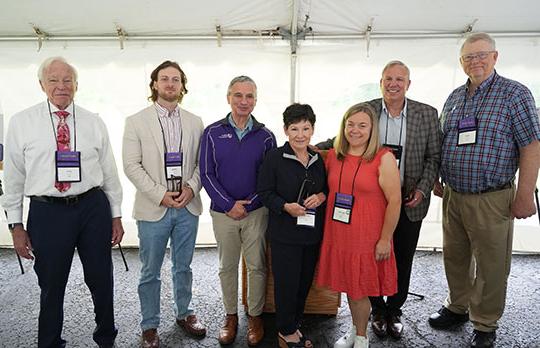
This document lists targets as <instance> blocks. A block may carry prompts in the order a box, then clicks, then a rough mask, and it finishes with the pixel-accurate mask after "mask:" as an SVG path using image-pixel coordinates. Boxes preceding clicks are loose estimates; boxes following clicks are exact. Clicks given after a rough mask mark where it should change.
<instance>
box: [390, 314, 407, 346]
mask: <svg viewBox="0 0 540 348" xmlns="http://www.w3.org/2000/svg"><path fill="white" fill-rule="evenodd" d="M386 325H387V326H388V327H387V331H388V334H389V335H390V336H392V337H393V338H395V339H397V340H398V339H400V338H401V334H402V333H403V324H402V323H401V316H399V315H395V314H390V315H389V316H388V318H387V320H386Z"/></svg>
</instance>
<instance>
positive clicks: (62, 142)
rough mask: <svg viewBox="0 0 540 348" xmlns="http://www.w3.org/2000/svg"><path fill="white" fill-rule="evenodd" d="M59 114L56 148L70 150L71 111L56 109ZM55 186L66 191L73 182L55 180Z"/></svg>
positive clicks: (60, 150)
mask: <svg viewBox="0 0 540 348" xmlns="http://www.w3.org/2000/svg"><path fill="white" fill-rule="evenodd" d="M55 114H56V115H57V116H58V126H57V127H56V149H57V150H58V151H59V152H63V151H69V150H70V148H69V127H68V125H67V123H66V117H68V116H69V112H67V111H64V110H59V111H56V112H55ZM54 187H56V189H57V190H58V191H60V192H66V191H67V190H68V189H69V188H70V187H71V184H70V183H69V182H55V183H54Z"/></svg>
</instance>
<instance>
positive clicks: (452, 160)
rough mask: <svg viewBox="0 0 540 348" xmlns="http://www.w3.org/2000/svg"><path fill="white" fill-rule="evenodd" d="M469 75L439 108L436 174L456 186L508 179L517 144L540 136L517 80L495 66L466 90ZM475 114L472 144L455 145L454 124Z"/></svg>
mask: <svg viewBox="0 0 540 348" xmlns="http://www.w3.org/2000/svg"><path fill="white" fill-rule="evenodd" d="M468 87H469V81H468V82H467V83H466V84H465V85H463V86H460V87H458V88H457V89H455V90H454V91H453V92H452V94H450V96H449V97H448V99H447V101H446V103H445V104H444V107H443V111H442V113H441V118H440V121H441V129H442V132H443V145H442V158H441V176H442V178H443V180H444V181H445V182H446V183H447V184H448V185H450V187H452V188H453V189H454V190H456V191H459V192H481V191H484V190H486V189H489V188H496V187H500V186H503V185H504V184H506V183H508V182H509V181H510V180H512V179H513V178H514V176H515V174H516V171H517V168H518V164H519V148H520V147H524V146H526V145H529V144H530V143H531V142H532V141H534V140H536V139H540V123H539V118H538V114H537V112H536V109H535V102H534V98H533V96H532V94H531V92H530V91H529V89H528V88H527V87H525V86H524V85H522V84H520V83H519V82H516V81H513V80H510V79H507V78H504V77H502V76H499V75H497V73H496V72H493V74H492V75H491V76H490V77H488V78H487V79H486V80H485V81H484V82H482V83H481V84H480V86H478V88H477V89H476V91H475V92H474V94H473V95H472V96H468ZM466 117H475V118H476V120H477V132H476V144H471V145H462V146H458V124H459V121H460V120H462V119H464V118H466Z"/></svg>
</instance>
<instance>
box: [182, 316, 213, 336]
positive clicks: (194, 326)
mask: <svg viewBox="0 0 540 348" xmlns="http://www.w3.org/2000/svg"><path fill="white" fill-rule="evenodd" d="M176 323H177V324H178V326H180V327H181V328H182V329H184V331H185V332H186V333H187V334H189V335H191V336H194V337H197V338H202V337H204V336H206V328H205V327H204V325H203V324H202V323H201V322H200V321H199V319H197V317H196V316H195V314H192V315H188V316H187V317H186V319H176Z"/></svg>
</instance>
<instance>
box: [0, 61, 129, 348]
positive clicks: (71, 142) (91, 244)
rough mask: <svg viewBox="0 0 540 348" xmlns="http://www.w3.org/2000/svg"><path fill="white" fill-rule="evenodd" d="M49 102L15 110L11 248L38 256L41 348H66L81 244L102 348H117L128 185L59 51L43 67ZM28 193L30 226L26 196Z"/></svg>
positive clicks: (7, 198) (8, 181)
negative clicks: (115, 261) (70, 284)
mask: <svg viewBox="0 0 540 348" xmlns="http://www.w3.org/2000/svg"><path fill="white" fill-rule="evenodd" d="M38 77H39V82H40V85H41V88H42V89H43V91H44V92H45V94H46V95H47V100H46V101H45V102H42V103H39V104H37V105H34V106H32V107H30V108H28V109H26V110H24V111H21V112H19V113H18V114H16V115H14V116H13V117H12V118H11V120H10V122H9V127H8V132H7V136H6V143H5V163H4V165H5V167H4V181H5V189H6V190H5V194H4V196H3V197H2V206H3V208H4V209H5V211H6V214H7V220H8V224H9V226H8V227H9V229H10V231H11V233H12V237H13V246H14V247H15V250H16V251H17V253H18V254H19V255H20V256H21V257H24V258H27V259H34V262H35V263H34V269H35V271H36V274H37V276H38V281H39V286H40V288H41V298H40V311H39V328H38V347H64V346H65V345H66V341H65V340H63V339H62V337H61V334H62V326H63V302H64V293H65V288H66V284H67V281H68V277H69V271H70V268H71V262H72V259H73V253H74V250H75V248H77V251H78V254H79V257H80V259H81V262H82V265H83V270H84V279H85V282H86V284H87V286H88V288H89V289H90V293H91V294H92V299H93V301H94V312H95V314H96V317H95V321H96V328H95V330H94V333H93V339H94V341H95V342H96V343H97V344H98V345H99V347H112V346H113V345H114V340H115V338H116V335H117V333H118V330H117V329H116V327H115V324H114V311H113V274H112V259H111V246H113V245H116V244H118V243H119V242H120V241H121V240H122V236H123V234H124V231H123V228H122V222H121V218H120V217H121V214H120V206H121V203H122V187H121V186H120V181H119V179H118V174H117V169H116V164H115V161H114V157H113V153H112V149H111V146H110V143H109V137H108V134H107V129H106V127H105V124H104V123H103V121H102V120H101V119H100V118H99V117H98V116H97V115H96V114H94V113H91V112H89V111H87V110H85V109H83V108H81V107H80V106H78V105H75V103H74V101H73V98H74V95H75V92H76V90H77V72H76V70H75V68H74V67H73V66H71V65H70V64H68V63H67V62H66V61H65V59H63V58H61V57H52V58H49V59H47V60H45V61H44V62H43V63H42V65H41V66H40V68H39V72H38ZM24 196H26V197H29V198H30V208H29V212H28V221H27V224H26V229H25V228H24V225H23V213H22V212H23V197H24Z"/></svg>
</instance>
